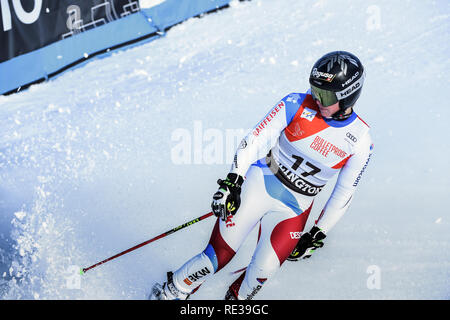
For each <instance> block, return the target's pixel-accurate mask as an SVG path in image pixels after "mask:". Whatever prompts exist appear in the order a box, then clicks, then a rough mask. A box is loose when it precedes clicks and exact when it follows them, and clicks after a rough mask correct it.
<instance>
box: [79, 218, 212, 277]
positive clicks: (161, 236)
mask: <svg viewBox="0 0 450 320" xmlns="http://www.w3.org/2000/svg"><path fill="white" fill-rule="evenodd" d="M212 215H213V213H212V212H209V213H207V214H204V215H203V216H201V217H198V218H195V219H193V220H191V221H188V222H185V223H183V224H182V225H179V226H178V227H175V228H173V229H170V230H169V231H166V232H163V233H161V234H160V235H159V236H156V237H154V238H152V239H149V240H147V241H144V242H142V243H140V244H138V245H135V246H134V247H131V248H129V249H127V250H125V251H122V252H120V253H118V254H116V255H113V256H112V257H109V258H107V259H105V260H103V261H100V262H97V263H96V264H93V265H92V266H90V267H87V268H82V269H81V270H80V274H84V273H85V272H86V271H88V270H91V269H93V268H95V267H98V266H99V265H101V264H104V263H106V262H108V261H111V260H113V259H115V258H118V257H120V256H123V255H124V254H127V253H129V252H131V251H134V250H136V249H138V248H140V247H143V246H145V245H147V244H149V243H151V242H153V241H156V240H159V239H161V238H164V237H166V236H168V235H169V234H172V233H174V232H177V231H179V230H181V229H183V228H186V227H188V226H191V225H193V224H194V223H197V222H199V221H202V220H204V219H206V218H209V217H210V216H212Z"/></svg>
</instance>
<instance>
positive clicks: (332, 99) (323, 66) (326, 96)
mask: <svg viewBox="0 0 450 320" xmlns="http://www.w3.org/2000/svg"><path fill="white" fill-rule="evenodd" d="M364 77H365V73H364V67H363V65H362V63H361V61H360V60H359V59H358V58H357V57H356V56H355V55H353V54H352V53H350V52H347V51H333V52H330V53H327V54H325V55H324V56H323V57H321V58H320V59H319V60H317V62H316V63H315V64H314V66H313V67H312V70H311V74H310V77H309V83H310V84H311V89H312V90H311V91H312V94H313V96H314V98H315V99H316V100H319V101H320V102H321V103H322V104H323V105H324V106H326V105H330V104H331V103H336V102H339V111H338V112H337V113H335V114H334V115H333V118H335V119H345V118H348V117H349V116H350V114H351V113H346V111H347V109H348V108H350V107H352V106H353V105H354V104H355V102H356V100H358V98H359V96H360V95H361V89H362V87H363V84H364ZM314 93H316V94H314ZM324 100H327V101H324ZM327 102H328V103H327Z"/></svg>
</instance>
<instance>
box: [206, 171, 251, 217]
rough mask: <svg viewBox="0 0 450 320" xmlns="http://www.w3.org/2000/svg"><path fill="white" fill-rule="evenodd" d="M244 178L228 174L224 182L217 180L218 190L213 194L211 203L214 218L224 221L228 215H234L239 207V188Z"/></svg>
mask: <svg viewBox="0 0 450 320" xmlns="http://www.w3.org/2000/svg"><path fill="white" fill-rule="evenodd" d="M243 182H244V178H243V177H242V176H240V175H238V174H236V173H229V174H228V175H227V178H226V179H225V180H222V179H219V180H217V183H218V184H219V190H218V191H217V192H216V193H215V194H214V196H213V201H212V203H211V208H212V212H213V213H214V215H215V216H216V217H220V218H221V219H222V220H223V221H226V220H227V218H228V216H229V215H230V214H232V215H234V214H236V211H237V210H238V209H239V206H240V205H241V186H242V183H243Z"/></svg>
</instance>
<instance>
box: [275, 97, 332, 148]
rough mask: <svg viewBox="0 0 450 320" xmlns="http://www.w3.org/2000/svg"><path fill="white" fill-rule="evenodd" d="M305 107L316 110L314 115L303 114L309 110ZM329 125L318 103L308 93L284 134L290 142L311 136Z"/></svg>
mask: <svg viewBox="0 0 450 320" xmlns="http://www.w3.org/2000/svg"><path fill="white" fill-rule="evenodd" d="M305 108H308V109H310V110H312V111H313V112H315V114H314V116H311V117H308V116H302V114H303V112H304V111H305V112H308V111H307V110H305ZM328 127H329V125H328V124H327V123H326V122H325V120H323V118H322V116H321V114H320V111H319V108H318V107H317V105H316V103H315V102H314V100H313V99H312V97H311V96H310V95H307V96H306V98H305V100H304V101H303V103H302V105H301V106H300V108H299V109H298V111H297V113H296V114H295V116H294V118H293V119H292V121H291V123H290V124H289V125H288V126H287V127H286V129H285V131H284V134H285V135H286V138H287V139H288V140H289V141H290V142H293V141H297V140H300V139H305V138H307V137H310V136H312V135H314V134H316V133H318V132H320V131H322V130H324V129H326V128H328Z"/></svg>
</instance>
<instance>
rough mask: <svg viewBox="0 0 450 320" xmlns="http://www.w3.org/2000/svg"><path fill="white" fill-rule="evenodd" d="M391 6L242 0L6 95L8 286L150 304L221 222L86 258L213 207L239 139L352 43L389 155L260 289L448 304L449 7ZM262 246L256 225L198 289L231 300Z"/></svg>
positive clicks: (0, 105) (0, 134) (0, 220)
mask: <svg viewBox="0 0 450 320" xmlns="http://www.w3.org/2000/svg"><path fill="white" fill-rule="evenodd" d="M376 3H377V4H376V5H372V4H369V3H367V2H365V1H350V0H340V1H331V0H321V1H316V2H314V4H311V3H310V2H307V1H289V0H277V1H267V0H255V1H251V2H235V3H233V5H232V6H231V7H230V8H229V9H227V10H223V11H220V12H216V13H214V14H210V15H206V16H204V17H203V18H202V19H197V18H195V19H190V20H188V21H187V22H185V23H183V24H181V25H178V26H176V27H174V28H172V29H171V30H170V31H169V32H168V33H167V34H166V35H165V37H163V38H161V39H159V40H157V41H153V42H150V43H147V44H144V45H141V46H136V47H133V48H131V49H128V50H124V51H120V52H115V53H113V54H112V55H111V56H109V57H106V58H104V59H95V60H92V61H90V62H89V63H87V64H85V65H83V66H82V67H80V68H78V69H75V70H71V71H67V72H65V73H64V74H63V75H61V76H60V77H58V78H56V79H54V80H52V81H50V82H47V83H42V84H38V85H35V86H32V87H31V88H30V89H29V90H26V91H24V92H21V93H19V94H14V95H10V96H1V97H0V212H1V215H0V239H1V240H0V274H1V275H2V277H0V297H1V298H2V299H144V298H145V297H146V296H147V294H148V292H149V289H150V287H151V285H152V284H153V283H154V282H155V281H160V279H161V277H163V275H164V274H165V272H166V271H167V270H175V269H177V268H178V267H179V266H181V265H182V264H183V263H184V262H185V261H186V260H187V259H189V258H190V257H192V256H193V255H195V254H197V253H198V252H200V251H201V250H203V249H204V247H205V246H206V244H207V241H208V239H209V235H210V232H211V229H212V226H213V223H214V220H213V218H209V219H207V220H205V221H202V222H199V223H197V224H194V225H192V226H190V227H188V228H186V229H183V230H181V231H179V232H176V233H174V234H172V235H170V236H168V237H166V238H163V239H161V240H158V241H157V242H154V243H152V244H149V245H147V246H145V247H143V248H140V249H138V250H136V251H134V252H132V253H129V254H127V255H125V256H122V257H120V258H118V259H116V260H113V261H111V262H108V263H106V264H104V265H102V266H99V267H97V268H95V269H93V270H90V271H88V272H87V273H86V274H85V275H83V276H81V275H79V273H78V272H79V269H80V267H87V266H89V265H91V264H94V263H96V262H98V261H100V260H103V259H105V258H107V257H109V256H111V255H113V254H116V253H118V252H120V251H122V250H125V249H127V248H129V247H131V246H133V245H135V244H138V243H140V242H142V241H145V240H147V239H150V238H152V237H154V236H156V235H158V234H160V233H162V232H164V231H167V230H169V229H171V228H173V227H175V226H178V225H180V224H182V223H184V222H186V221H188V220H191V219H193V218H195V217H198V216H201V215H203V214H204V213H207V212H208V211H209V210H210V208H209V206H210V201H211V196H212V194H213V193H214V192H215V190H216V188H217V185H216V180H217V179H218V178H219V177H221V178H222V177H224V176H225V175H226V173H227V170H228V169H229V167H230V164H231V159H232V156H233V154H232V152H228V151H227V150H229V149H231V150H232V149H233V148H235V147H237V144H238V142H239V140H240V137H242V136H243V135H244V134H245V132H246V131H247V130H248V129H249V128H251V127H252V126H253V125H255V124H256V123H257V121H258V120H259V119H260V118H262V117H263V116H264V114H265V113H266V112H267V111H268V110H269V109H270V108H271V107H272V105H274V104H275V103H276V102H277V101H278V100H279V99H280V98H282V97H283V96H284V95H286V94H288V93H290V92H302V91H304V90H306V89H307V88H308V74H309V71H310V68H311V65H312V63H313V62H314V61H315V60H316V59H317V58H319V57H320V56H321V55H323V54H324V53H326V52H328V51H332V50H337V49H342V50H347V51H351V52H354V53H355V54H357V55H358V56H359V57H360V59H361V60H362V61H363V63H364V65H365V67H366V71H367V77H366V82H365V87H364V91H363V94H362V96H361V98H360V99H359V101H358V105H357V111H358V113H359V115H361V117H362V118H363V119H364V120H365V121H366V122H368V123H369V124H370V126H371V128H372V137H373V140H374V145H375V149H374V150H375V153H374V155H373V157H372V159H371V163H370V165H369V167H368V169H367V170H366V172H365V174H364V176H363V179H362V180H361V182H360V185H359V190H358V191H357V194H356V197H355V200H354V201H353V203H352V206H351V208H350V209H349V211H348V212H347V213H346V215H345V216H344V217H343V218H342V219H341V220H340V221H339V223H338V224H337V225H336V227H335V228H334V229H333V230H332V231H331V232H330V233H329V235H328V237H327V238H326V241H325V246H324V247H323V248H322V249H320V250H319V251H318V252H317V253H315V254H314V256H313V257H312V258H311V259H309V260H305V261H301V262H297V263H291V262H286V263H285V264H284V265H283V266H282V268H281V270H280V272H279V273H277V274H276V275H275V276H274V278H273V279H270V280H269V281H267V282H266V284H265V285H264V287H263V288H262V289H261V291H260V293H259V294H258V295H257V296H256V299H449V298H450V289H449V288H450V232H449V231H450V228H449V227H450V219H449V218H450V216H449V209H448V205H447V202H446V200H447V199H448V198H449V196H450V185H449V181H450V179H449V178H450V174H449V172H448V170H447V167H448V158H447V157H446V156H447V155H449V154H450V152H449V150H450V144H449V142H448V125H447V121H446V119H448V118H449V116H450V108H449V105H448V85H449V81H448V79H447V76H446V74H447V73H449V72H450V60H449V53H450V52H449V48H450V47H449V45H448V41H445V39H448V37H449V33H450V32H449V31H450V28H449V27H450V23H449V16H450V10H449V7H450V5H449V3H448V1H444V0H442V1H430V2H426V3H425V2H419V1H403V2H398V1H388V0H381V1H377V2H376ZM180 133H183V135H182V137H184V138H185V139H187V140H185V141H188V140H189V141H190V144H189V146H190V148H189V150H190V155H189V154H187V155H186V154H185V155H184V156H185V158H183V160H184V161H181V162H180V161H177V160H180V159H175V158H176V156H174V150H176V147H177V146H179V143H180V139H181V138H180V135H179V134H180ZM227 133H229V134H228V135H227ZM239 135H240V136H239ZM237 136H239V137H237ZM217 146H219V147H217ZM174 157H175V158H174ZM332 186H333V183H332V182H331V183H330V184H329V185H327V187H326V188H325V190H324V191H322V193H321V194H320V196H319V199H318V201H316V202H315V205H314V209H313V212H312V214H311V216H310V220H309V221H308V224H307V228H309V227H310V226H311V225H312V223H313V220H314V219H315V218H316V217H317V216H318V214H319V213H320V210H321V206H323V204H324V201H326V196H327V194H329V192H330V190H331V188H332ZM255 242H256V234H255V232H253V233H252V234H251V235H250V236H249V238H248V241H247V242H245V243H244V245H243V246H242V248H241V249H240V250H239V251H238V253H237V255H236V257H235V258H234V259H233V260H232V262H231V263H230V264H229V265H228V266H227V267H226V268H225V269H223V270H222V271H221V272H219V273H218V274H217V275H216V276H215V277H214V279H211V280H209V281H208V282H206V283H205V284H204V285H203V286H202V287H201V288H200V290H199V291H198V292H197V293H196V294H195V295H193V296H192V299H222V298H223V296H224V293H225V291H226V289H227V287H228V286H229V284H230V283H231V282H232V281H233V280H234V279H235V278H236V276H237V275H236V274H231V272H232V271H234V270H237V269H240V268H242V267H244V266H246V264H247V263H248V262H249V261H250V257H251V253H252V250H253V248H254V246H255Z"/></svg>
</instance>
